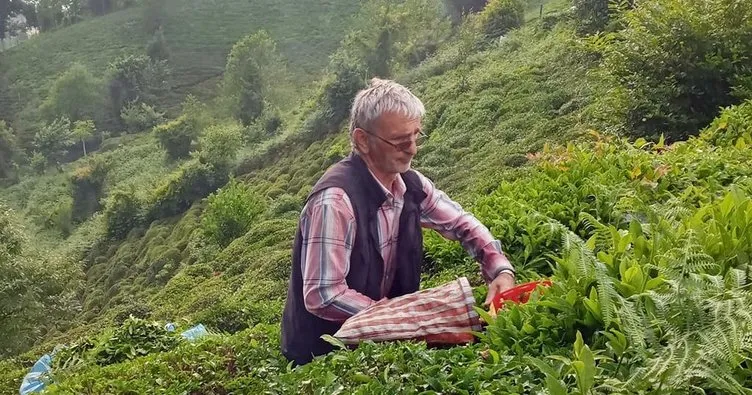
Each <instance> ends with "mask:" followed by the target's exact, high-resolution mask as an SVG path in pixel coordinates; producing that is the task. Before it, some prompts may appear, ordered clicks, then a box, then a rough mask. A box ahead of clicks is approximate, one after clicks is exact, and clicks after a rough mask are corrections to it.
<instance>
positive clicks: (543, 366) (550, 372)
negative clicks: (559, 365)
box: [525, 355, 559, 380]
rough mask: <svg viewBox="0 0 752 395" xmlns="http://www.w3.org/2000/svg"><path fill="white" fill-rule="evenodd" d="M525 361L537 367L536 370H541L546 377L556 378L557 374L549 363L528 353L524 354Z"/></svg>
mask: <svg viewBox="0 0 752 395" xmlns="http://www.w3.org/2000/svg"><path fill="white" fill-rule="evenodd" d="M525 362H527V363H529V364H531V365H533V366H535V367H536V368H538V370H540V371H541V372H543V374H545V375H546V377H552V378H554V379H557V380H558V378H559V374H558V373H557V372H556V370H554V368H552V367H551V365H549V364H547V363H546V362H544V361H541V360H540V359H538V358H535V357H531V356H529V355H526V356H525Z"/></svg>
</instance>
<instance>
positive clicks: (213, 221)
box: [201, 180, 266, 247]
mask: <svg viewBox="0 0 752 395" xmlns="http://www.w3.org/2000/svg"><path fill="white" fill-rule="evenodd" d="M265 206H266V204H265V202H264V201H263V200H262V199H261V198H260V197H258V196H255V195H254V194H252V193H251V191H250V189H249V188H248V187H247V186H245V185H243V184H242V183H240V182H238V181H236V180H232V181H230V183H229V184H227V185H226V186H225V187H223V188H221V189H220V190H219V191H217V192H216V193H215V194H212V195H210V196H209V197H208V199H207V207H206V210H205V211H204V214H203V215H202V217H201V228H202V229H203V232H204V235H205V236H206V237H207V238H208V239H209V240H212V241H213V242H215V243H217V244H218V245H219V246H220V247H225V246H227V245H228V244H230V242H231V241H233V240H234V239H236V238H238V237H240V236H242V235H244V234H245V232H247V231H248V229H250V228H251V225H252V224H253V221H254V220H255V219H256V218H257V217H258V216H259V215H260V214H261V213H263V212H264V210H265V209H266V207H265Z"/></svg>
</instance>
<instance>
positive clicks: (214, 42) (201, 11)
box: [0, 0, 360, 120]
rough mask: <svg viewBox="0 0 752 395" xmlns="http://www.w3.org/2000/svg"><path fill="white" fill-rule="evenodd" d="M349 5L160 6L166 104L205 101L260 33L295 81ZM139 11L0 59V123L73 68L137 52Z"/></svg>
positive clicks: (338, 27)
mask: <svg viewBox="0 0 752 395" xmlns="http://www.w3.org/2000/svg"><path fill="white" fill-rule="evenodd" d="M359 8H360V2H359V1H356V0H333V1H314V0H301V1H291V0H282V1H275V0H254V1H247V0H228V1H222V2H211V1H204V2H196V1H187V0H166V9H167V17H166V22H165V24H164V35H165V39H166V41H167V44H168V46H169V51H170V54H171V58H170V63H171V66H172V69H173V74H172V81H171V85H172V87H173V89H172V90H171V91H170V92H166V94H165V100H166V102H165V105H167V106H168V107H169V106H172V105H175V104H177V103H179V102H180V100H181V99H182V98H183V97H184V96H185V95H186V94H187V93H194V94H196V95H197V96H199V97H206V96H208V95H210V94H211V93H212V92H213V89H214V87H215V85H216V82H217V81H218V78H217V77H218V76H219V75H220V74H221V73H222V71H223V70H224V66H225V62H226V56H227V54H228V52H229V51H230V48H232V45H233V44H234V43H235V42H236V41H237V40H238V39H240V38H241V37H243V36H245V35H248V34H250V33H253V32H255V31H257V30H259V29H265V30H267V31H268V32H269V33H270V34H271V36H272V38H273V39H274V40H276V41H277V43H278V45H279V49H280V51H281V52H282V54H283V55H284V56H285V57H286V58H287V59H288V60H289V65H290V72H291V73H292V74H293V76H295V77H297V78H298V81H299V82H304V81H310V80H312V77H315V76H316V75H317V73H318V72H319V71H320V70H321V69H322V68H323V67H324V66H325V65H326V64H327V61H328V56H329V54H330V53H331V52H332V51H334V49H336V48H337V46H338V44H339V42H340V40H341V39H342V38H343V36H344V33H345V31H346V30H347V28H348V20H349V16H350V15H353V14H354V13H355V12H356V11H357V10H358V9H359ZM143 18H144V8H143V7H134V8H130V9H126V10H123V11H118V12H115V13H112V14H109V15H106V16H102V17H99V18H93V19H91V20H87V21H84V22H81V23H78V24H76V25H73V26H70V27H67V28H63V29H61V30H58V31H54V32H51V33H47V34H43V35H41V36H40V37H38V38H35V39H33V40H28V41H27V42H24V43H23V44H21V45H18V46H17V47H14V48H12V49H11V50H8V51H5V52H3V53H2V54H0V119H7V120H10V119H14V118H15V117H17V116H18V115H19V113H20V112H21V111H23V110H24V109H26V111H35V109H36V108H37V107H38V104H39V102H40V101H41V100H42V99H43V98H44V96H45V95H46V93H47V89H48V86H49V83H50V82H51V81H53V80H54V78H55V77H56V76H57V75H58V74H60V73H61V72H63V71H65V70H66V69H67V68H68V67H69V66H70V65H71V64H72V63H73V62H80V63H82V64H84V65H85V66H87V67H88V68H89V69H90V70H91V71H92V73H94V74H95V75H102V74H103V73H104V71H105V70H106V68H107V65H108V63H109V62H111V61H113V60H114V59H115V58H117V57H118V56H120V55H124V54H131V53H136V52H140V51H143V50H144V48H145V46H146V44H147V42H148V40H149V38H150V35H149V34H147V33H146V32H145V30H144V23H143Z"/></svg>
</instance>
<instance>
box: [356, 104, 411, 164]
mask: <svg viewBox="0 0 752 395" xmlns="http://www.w3.org/2000/svg"><path fill="white" fill-rule="evenodd" d="M372 129H374V130H369V132H371V133H373V134H375V135H376V136H378V137H380V138H381V139H380V138H378V137H374V136H369V138H368V150H369V156H370V158H371V160H372V161H373V163H374V166H376V167H377V168H378V169H379V170H380V171H381V172H384V173H387V174H395V173H404V172H406V171H407V170H409V169H410V163H411V162H412V159H413V157H415V154H416V153H417V152H418V147H417V145H416V138H417V137H418V135H419V134H420V132H421V122H420V119H409V118H407V117H405V116H404V115H401V114H398V113H385V114H383V115H381V116H380V117H379V118H378V119H377V120H376V121H375V122H374V123H373V126H372ZM382 139H383V140H382ZM384 140H386V141H384ZM390 143H391V144H390ZM392 144H393V145H392ZM395 145H397V146H400V148H398V147H395Z"/></svg>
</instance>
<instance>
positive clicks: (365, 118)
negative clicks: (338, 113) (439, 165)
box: [350, 78, 426, 151]
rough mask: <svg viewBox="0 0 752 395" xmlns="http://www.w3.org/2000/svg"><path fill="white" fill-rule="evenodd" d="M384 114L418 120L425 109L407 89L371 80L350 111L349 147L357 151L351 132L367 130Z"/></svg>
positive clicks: (376, 79)
mask: <svg viewBox="0 0 752 395" xmlns="http://www.w3.org/2000/svg"><path fill="white" fill-rule="evenodd" d="M384 113H397V114H401V115H403V116H405V117H407V118H409V119H420V118H422V117H423V115H425V113H426V109H425V107H424V106H423V102H421V101H420V99H418V98H417V97H416V96H415V95H413V94H412V92H410V90H409V89H407V88H405V87H404V86H402V85H400V84H398V83H396V82H394V81H391V80H384V79H380V78H373V79H371V81H370V83H369V85H368V87H367V88H365V89H363V90H361V91H360V92H358V94H357V95H356V96H355V100H354V101H353V105H352V109H351V110H350V145H351V146H352V149H353V151H357V148H356V147H355V141H354V139H353V132H354V131H355V129H356V128H363V129H368V128H370V127H371V126H372V125H373V122H374V121H375V120H377V119H378V118H379V117H380V116H381V115H382V114H384Z"/></svg>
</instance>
